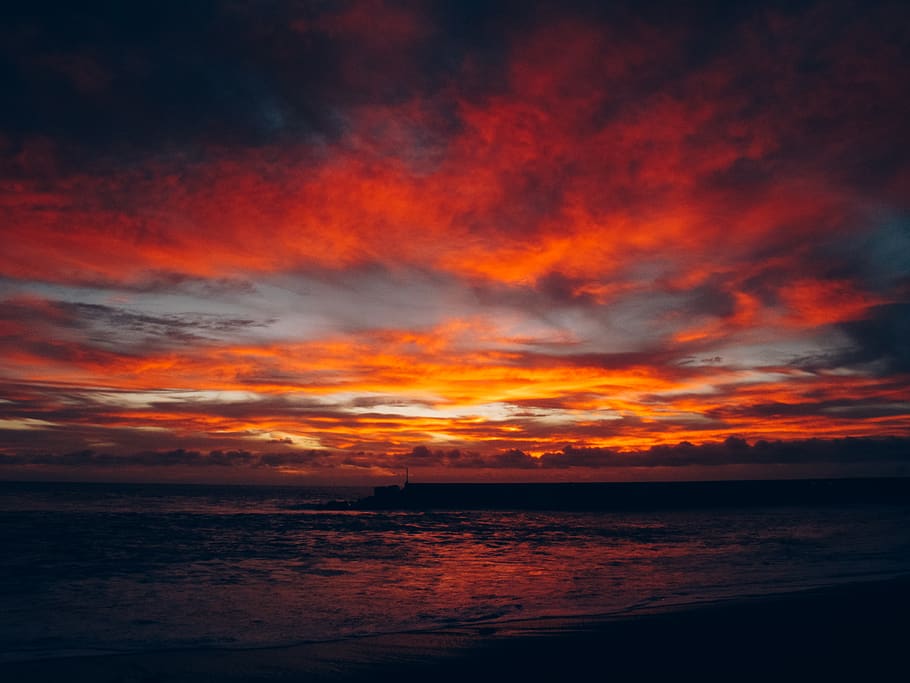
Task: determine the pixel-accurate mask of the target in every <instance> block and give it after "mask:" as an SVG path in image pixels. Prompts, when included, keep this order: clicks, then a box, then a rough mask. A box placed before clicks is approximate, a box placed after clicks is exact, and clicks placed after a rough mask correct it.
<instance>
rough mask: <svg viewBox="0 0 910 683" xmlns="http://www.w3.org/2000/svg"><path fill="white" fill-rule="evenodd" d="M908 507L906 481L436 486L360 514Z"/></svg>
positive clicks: (380, 492)
mask: <svg viewBox="0 0 910 683" xmlns="http://www.w3.org/2000/svg"><path fill="white" fill-rule="evenodd" d="M864 503H865V504H868V503H887V504H910V477H895V478H882V477H874V478H863V479H785V480H759V481H751V480H750V481H700V482H612V483H534V484H478V483H461V484H437V483H419V484H418V483H412V482H406V483H405V485H404V486H397V485H393V486H379V487H376V488H375V489H374V490H373V495H372V496H369V497H367V498H363V499H361V500H359V501H357V502H355V503H353V504H352V506H351V507H352V508H353V509H359V510H434V509H454V510H506V509H516V510H613V511H623V510H638V511H640V510H668V509H699V508H724V507H727V508H731V507H755V506H769V505H772V506H804V505H832V504H864Z"/></svg>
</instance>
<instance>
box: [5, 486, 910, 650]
mask: <svg viewBox="0 0 910 683" xmlns="http://www.w3.org/2000/svg"><path fill="white" fill-rule="evenodd" d="M368 493H370V490H369V489H353V488H347V489H345V488H334V489H316V488H290V487H235V486H176V485H113V484H24V483H0V548H2V551H0V615H2V618H0V662H3V661H15V660H23V659H38V658H47V657H57V656H66V655H78V654H97V653H109V652H131V651H147V650H161V649H173V648H199V647H212V648H252V647H264V646H277V645H291V644H296V643H301V642H307V641H322V640H332V639H338V638H348V637H355V636H362V635H369V634H376V633H389V632H400V631H408V630H418V629H434V628H442V627H459V626H468V625H477V624H488V623H490V624H501V623H503V622H509V621H513V620H526V619H530V620H535V619H541V620H544V619H547V618H549V617H564V616H583V615H597V616H602V615H613V614H616V615H619V614H624V613H629V612H635V611H640V610H654V609H666V608H674V607H678V606H681V605H689V604H693V603H702V602H709V601H717V600H723V599H729V598H738V597H745V596H755V595H762V594H769V593H778V592H786V591H793V590H799V589H804V588H812V587H820V586H828V585H833V584H839V583H845V582H855V581H865V580H873V579H878V578H886V577H892V576H896V575H899V574H906V573H910V531H908V530H910V505H906V506H896V505H887V506H886V505H869V504H866V505H850V506H846V505H844V506H827V507H816V508H796V507H778V508H774V507H769V508H752V509H728V510H710V511H669V512H668V511H662V512H654V513H642V512H634V513H632V512H628V513H605V512H540V511H533V512H530V511H521V510H514V511H502V510H497V511H467V512H465V511H457V510H453V511H433V512H414V511H407V512H383V511H379V512H368V511H340V512H339V511H324V510H314V509H310V508H309V507H308V506H311V505H312V504H314V503H320V502H324V501H329V500H355V499H357V498H360V497H362V496H364V495H367V494H368Z"/></svg>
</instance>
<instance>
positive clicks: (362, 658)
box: [5, 576, 910, 683]
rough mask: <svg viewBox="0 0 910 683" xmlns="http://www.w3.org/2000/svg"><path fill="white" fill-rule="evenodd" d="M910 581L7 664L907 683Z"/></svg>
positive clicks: (425, 676) (99, 675) (167, 673)
mask: <svg viewBox="0 0 910 683" xmlns="http://www.w3.org/2000/svg"><path fill="white" fill-rule="evenodd" d="M908 610H910V577H907V576H904V577H900V578H895V579H889V580H883V581H872V582H862V583H851V584H844V585H840V586H834V587H826V588H821V589H813V590H807V591H799V592H794V593H787V594H776V595H770V596H761V597H753V598H741V599H736V600H729V601H721V602H717V603H713V604H702V605H693V606H688V607H686V606H676V607H675V608H673V609H671V610H668V611H661V610H659V609H655V610H652V611H651V612H648V613H635V614H632V615H626V616H612V617H610V618H597V617H583V618H566V619H537V620H527V621H513V622H500V623H490V624H478V625H474V626H470V627H464V626H462V627H458V628H453V629H437V630H431V631H424V632H406V633H397V634H385V635H378V636H370V637H363V638H348V639H340V640H336V641H331V642H318V643H306V644H301V645H295V646H291V647H280V648H259V649H243V650H231V649H207V650H206V649H197V650H173V651H161V652H144V653H137V654H125V655H100V656H79V657H58V658H54V659H46V660H37V661H19V662H12V663H7V664H6V666H5V670H6V680H10V681H23V682H25V681H28V682H32V681H34V682H36V683H37V682H45V681H46V682H48V683H49V682H51V681H54V682H57V681H69V682H72V683H82V682H86V683H88V682H92V683H114V682H116V683H128V682H129V683H152V682H157V683H165V682H175V683H176V682H183V681H187V682H189V681H211V682H213V683H218V682H222V681H223V682H225V683H227V682H240V681H368V680H371V681H385V680H394V681H465V680H501V679H506V678H507V679H515V680H525V681H550V680H560V679H566V678H570V677H571V678H575V677H581V678H582V679H584V678H588V677H589V676H596V677H598V678H601V677H602V678H608V677H610V676H613V675H622V676H623V679H625V680H629V679H635V680H643V679H644V680H649V679H653V680H656V679H657V678H665V677H666V676H669V675H673V676H679V675H697V676H699V677H700V678H702V679H704V678H709V679H712V680H743V679H750V678H754V679H768V678H772V677H773V678H774V679H775V680H795V679H797V678H808V679H809V680H819V679H820V678H822V677H824V678H827V679H832V680H839V679H847V678H857V679H863V680H901V679H902V675H903V674H902V673H901V672H902V671H903V669H904V666H905V657H906V655H905V649H904V648H905V646H906V639H907V627H906V623H907V622H906V620H907V615H908V614H910V611H908Z"/></svg>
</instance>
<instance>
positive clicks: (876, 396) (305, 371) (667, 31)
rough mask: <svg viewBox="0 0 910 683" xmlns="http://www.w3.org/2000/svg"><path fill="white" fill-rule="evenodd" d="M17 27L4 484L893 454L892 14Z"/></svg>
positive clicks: (134, 16)
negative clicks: (36, 480)
mask: <svg viewBox="0 0 910 683" xmlns="http://www.w3.org/2000/svg"><path fill="white" fill-rule="evenodd" d="M680 5H685V7H680ZM4 14H5V18H4V21H3V22H2V25H0V89H2V90H0V91H2V92H3V100H4V104H3V106H2V107H0V242H2V245H3V246H2V249H0V479H3V478H7V479H17V478H18V479H22V478H33V479H34V478H39V479H40V478H62V479H128V480H137V481H159V480H164V481H167V480H181V481H182V480H185V481H226V482H289V483H290V482H302V481H303V482H323V483H353V482H357V483H363V482H373V481H379V482H384V481H389V480H391V479H394V478H400V477H401V474H402V471H403V470H404V468H405V467H409V468H410V471H411V473H412V479H413V478H415V475H416V477H418V478H423V479H425V480H475V481H487V480H489V481H515V480H527V481H533V480H634V479H668V478H669V479H693V478H694V479H699V478H701V479H705V478H707V479H711V478H730V477H781V476H846V475H888V474H906V473H907V467H906V466H907V464H908V461H910V344H908V343H907V339H908V338H910V133H908V127H907V120H908V118H910V96H908V90H907V84H908V83H910V8H908V6H907V4H906V3H904V2H893V3H889V2H856V3H851V2H838V1H834V2H764V3H728V2H704V3H675V2H668V3H661V2H656V3H640V2H628V3H625V2H616V3H601V2H564V1H560V2H553V3H549V2H472V1H470V0H465V1H463V2H454V3H453V2H442V1H432V0H427V1H423V2H407V1H402V2H397V1H392V0H386V1H383V0H363V1H351V2H342V1H338V2H331V1H313V2H307V1H299V2H290V1H283V0H263V1H262V2H227V1H224V2H207V1H204V0H198V1H194V2H191V3H185V2H154V3H151V2H148V3H143V2H139V3H122V2H109V3H93V4H92V6H91V7H90V8H89V7H86V6H77V5H74V4H73V3H61V4H56V3H47V2H40V1H38V2H30V3H23V4H20V5H19V6H18V7H15V8H7V9H5V10H4Z"/></svg>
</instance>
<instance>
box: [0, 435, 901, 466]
mask: <svg viewBox="0 0 910 683" xmlns="http://www.w3.org/2000/svg"><path fill="white" fill-rule="evenodd" d="M882 463H886V464H887V463H891V464H897V465H907V464H910V440H908V439H907V438H897V437H890V438H843V439H804V440H793V441H757V442H755V443H754V444H751V445H750V444H749V443H747V442H746V441H745V440H743V439H739V438H736V437H729V438H728V439H726V440H725V441H723V442H716V443H704V444H700V445H695V444H691V443H688V442H683V443H680V444H677V445H675V446H654V447H652V448H649V449H645V450H640V451H632V452H620V451H616V450H613V449H609V448H587V447H575V446H566V447H565V448H564V449H563V450H562V451H559V452H549V453H545V454H544V455H543V456H541V457H539V458H535V457H532V456H530V455H528V454H527V453H525V452H523V451H520V450H515V449H512V450H505V451H500V452H498V453H488V454H480V453H476V452H472V451H462V450H459V449H448V450H446V449H436V450H433V449H430V448H428V447H426V446H416V447H414V448H413V449H412V450H411V452H410V453H409V454H407V455H400V454H399V455H390V454H381V453H373V452H364V451H357V452H351V451H330V450H306V451H284V452H271V453H270V452H265V453H262V452H251V451H247V450H213V451H209V452H203V451H196V450H185V449H174V450H170V451H141V452H137V453H130V454H112V453H105V452H103V451H95V450H88V449H86V450H81V451H74V452H66V453H60V454H54V453H49V452H38V453H6V454H0V467H3V466H6V467H10V468H17V467H19V468H21V467H31V468H35V467H37V468H41V467H58V468H59V467H63V468H76V469H83V470H86V471H88V470H89V469H90V468H116V469H129V468H139V469H145V468H152V469H154V468H174V467H178V468H190V469H197V468H233V467H239V468H252V469H261V468H265V469H275V470H280V469H284V468H291V469H294V468H297V469H301V470H326V469H332V468H338V467H353V468H358V469H364V470H367V469H370V468H379V469H390V470H397V469H400V468H402V467H404V466H409V467H412V468H416V469H421V468H445V469H453V470H459V469H487V470H499V471H529V470H563V469H593V470H597V469H614V468H629V467H633V468H666V467H671V468H685V467H690V468H695V467H701V468H705V467H707V468H709V469H710V468H711V467H723V466H730V465H793V466H798V465H805V464H825V465H838V464H841V465H844V464H865V465H876V464H882ZM704 471H708V470H704Z"/></svg>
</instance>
